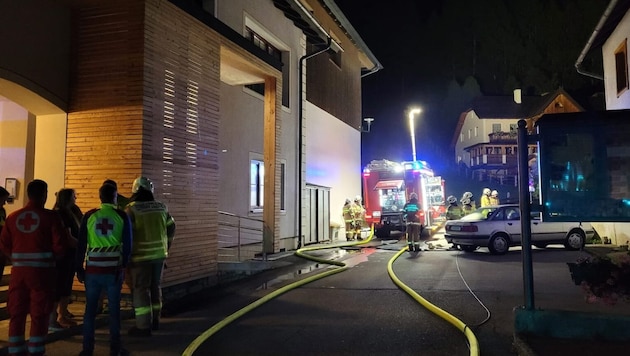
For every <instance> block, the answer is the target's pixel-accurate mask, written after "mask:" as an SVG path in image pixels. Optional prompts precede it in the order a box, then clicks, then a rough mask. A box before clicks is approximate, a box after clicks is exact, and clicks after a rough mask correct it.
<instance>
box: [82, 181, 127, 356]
mask: <svg viewBox="0 0 630 356" xmlns="http://www.w3.org/2000/svg"><path fill="white" fill-rule="evenodd" d="M99 197H100V200H101V206H100V208H97V209H92V210H90V211H88V212H87V213H86V214H85V217H84V218H83V220H82V222H81V228H80V230H79V244H78V251H77V255H78V258H77V261H76V268H77V278H78V279H79V282H81V283H84V284H85V298H86V303H85V314H84V316H83V351H81V353H80V356H92V354H93V353H94V328H95V325H94V321H95V319H96V313H97V308H98V303H99V299H100V297H101V295H102V292H103V291H105V292H106V293H107V300H108V303H109V338H110V341H109V350H110V353H109V354H110V355H111V356H118V355H128V354H129V352H128V351H127V350H126V349H124V348H123V347H122V342H121V340H120V299H121V289H122V283H123V280H124V273H125V272H124V271H125V268H126V267H127V263H128V262H129V258H130V255H131V246H132V232H131V221H130V220H129V217H128V216H127V214H125V212H124V211H122V210H120V209H118V208H117V200H116V187H115V186H113V185H111V184H104V185H103V186H101V188H100V189H99ZM84 261H85V269H84V268H83V263H84Z"/></svg>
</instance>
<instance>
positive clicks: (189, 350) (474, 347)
mask: <svg viewBox="0 0 630 356" xmlns="http://www.w3.org/2000/svg"><path fill="white" fill-rule="evenodd" d="M373 237H374V226H372V228H371V231H370V236H369V237H368V238H367V239H365V240H363V241H356V242H349V243H343V244H335V245H330V246H324V247H322V246H313V247H304V248H301V249H298V250H297V251H296V252H295V255H297V256H299V257H302V258H306V259H309V260H312V261H315V262H320V263H325V264H329V265H334V266H338V267H339V268H335V269H331V270H327V271H325V272H322V273H319V274H316V275H314V276H311V277H307V278H304V279H302V280H299V281H297V282H294V283H291V284H289V285H286V286H284V287H282V288H279V289H277V290H276V291H274V292H271V293H269V294H268V295H266V296H264V297H262V298H260V299H258V300H257V301H255V302H253V303H251V304H249V305H247V306H245V307H243V308H241V309H239V310H238V311H236V312H234V313H233V314H231V315H229V316H227V317H226V318H225V319H223V320H221V321H220V322H218V323H216V324H214V325H213V326H212V327H211V328H210V329H208V330H206V331H205V332H203V333H202V334H201V335H199V336H198V337H197V338H196V339H195V340H193V341H192V342H191V343H190V345H188V347H186V349H185V350H184V352H183V353H182V356H192V355H193V353H194V352H195V351H196V350H197V349H198V348H199V346H201V344H203V343H204V342H205V341H206V340H207V339H209V338H210V337H211V336H212V335H214V334H215V333H217V332H218V331H219V330H221V329H223V328H224V327H225V326H227V325H228V324H230V323H231V322H233V321H234V320H236V319H238V318H240V317H241V316H243V315H245V314H246V313H248V312H250V311H252V310H254V309H256V308H257V307H259V306H261V305H263V304H265V303H266V302H268V301H270V300H271V299H273V298H276V297H278V296H280V295H282V294H284V293H286V292H288V291H290V290H292V289H295V288H297V287H301V286H303V285H305V284H308V283H311V282H313V281H316V280H318V279H322V278H324V277H328V276H330V275H333V274H336V273H340V272H343V271H345V270H346V269H348V267H347V266H346V264H345V263H343V262H339V261H334V260H326V259H323V258H318V257H315V256H311V255H307V254H305V253H304V252H308V251H314V250H324V249H331V248H338V247H347V246H355V245H361V244H365V243H368V242H370V241H371V240H372V238H373ZM405 251H407V248H406V247H405V248H404V249H401V250H400V251H399V252H398V253H397V254H396V255H394V257H393V258H392V259H390V260H389V262H388V264H387V270H388V272H389V276H390V278H391V279H392V280H393V281H394V283H395V284H396V285H397V286H398V287H400V288H401V289H402V290H404V291H405V292H407V293H408V294H409V295H411V296H412V297H413V298H414V299H415V300H416V301H418V302H419V303H420V304H422V305H423V306H424V307H426V308H427V309H429V310H430V311H432V312H433V313H435V314H437V315H438V316H439V317H441V318H443V319H445V320H446V321H448V322H450V323H451V324H453V325H454V326H455V327H457V328H458V329H459V330H460V331H462V332H463V333H464V334H465V335H466V338H467V339H468V342H469V345H470V355H471V356H473V355H479V347H478V343H477V338H476V337H475V335H474V334H473V332H472V331H471V330H470V329H469V328H468V327H467V326H466V324H464V323H463V322H461V321H460V320H459V319H457V318H455V317H454V316H452V315H451V314H449V313H447V312H445V311H444V310H442V309H440V308H438V307H436V306H434V305H433V304H431V303H430V302H428V301H427V300H426V299H424V298H422V297H421V296H420V295H419V294H418V293H416V292H415V291H414V290H413V289H411V288H409V287H408V286H407V285H405V284H404V283H402V282H401V281H400V279H398V277H396V275H395V274H394V271H393V268H392V265H393V263H394V261H395V260H396V259H397V258H398V257H399V256H400V255H402V254H403V253H405Z"/></svg>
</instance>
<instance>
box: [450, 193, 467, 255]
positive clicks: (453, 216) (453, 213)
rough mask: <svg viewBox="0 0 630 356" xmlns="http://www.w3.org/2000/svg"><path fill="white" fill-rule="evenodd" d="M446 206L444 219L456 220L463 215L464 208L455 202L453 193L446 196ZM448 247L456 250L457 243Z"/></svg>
mask: <svg viewBox="0 0 630 356" xmlns="http://www.w3.org/2000/svg"><path fill="white" fill-rule="evenodd" d="M446 201H447V202H448V207H447V208H446V220H457V219H460V218H461V217H462V216H464V210H463V209H462V207H461V206H459V205H458V204H457V198H456V197H455V196H454V195H451V196H449V197H448V198H446ZM449 249H451V250H457V249H458V248H457V245H456V244H453V245H452V246H451V247H450V248H449Z"/></svg>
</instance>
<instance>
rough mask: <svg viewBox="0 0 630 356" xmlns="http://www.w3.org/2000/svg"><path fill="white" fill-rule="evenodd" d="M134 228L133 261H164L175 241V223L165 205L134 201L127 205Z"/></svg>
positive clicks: (156, 202)
mask: <svg viewBox="0 0 630 356" xmlns="http://www.w3.org/2000/svg"><path fill="white" fill-rule="evenodd" d="M127 212H128V213H129V217H130V218H131V225H132V226H133V247H132V250H131V261H132V262H142V261H152V260H156V259H164V258H166V257H167V256H168V248H169V246H170V243H171V241H172V239H173V236H169V234H168V231H174V227H175V221H174V220H173V218H172V217H171V215H170V214H169V213H168V209H167V207H166V205H165V204H163V203H162V202H159V201H134V202H131V203H129V205H127Z"/></svg>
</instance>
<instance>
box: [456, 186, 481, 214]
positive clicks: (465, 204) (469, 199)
mask: <svg viewBox="0 0 630 356" xmlns="http://www.w3.org/2000/svg"><path fill="white" fill-rule="evenodd" d="M459 202H460V203H461V204H462V213H463V215H468V214H470V213H472V212H473V211H474V210H475V209H477V207H476V204H475V201H474V200H473V193H471V192H465V193H464V195H462V199H461V200H460V201H459Z"/></svg>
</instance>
